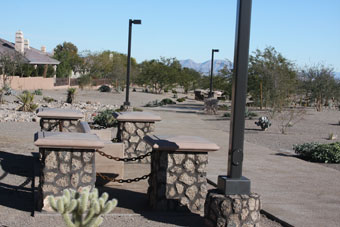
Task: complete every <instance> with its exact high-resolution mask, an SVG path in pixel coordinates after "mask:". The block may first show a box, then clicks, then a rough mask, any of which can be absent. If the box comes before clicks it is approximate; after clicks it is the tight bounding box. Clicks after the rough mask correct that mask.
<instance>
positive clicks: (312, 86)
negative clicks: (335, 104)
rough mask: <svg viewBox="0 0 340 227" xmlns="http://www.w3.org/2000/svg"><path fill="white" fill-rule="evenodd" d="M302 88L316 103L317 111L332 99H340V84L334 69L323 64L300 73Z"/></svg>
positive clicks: (306, 68) (307, 68)
mask: <svg viewBox="0 0 340 227" xmlns="http://www.w3.org/2000/svg"><path fill="white" fill-rule="evenodd" d="M300 81H301V82H300V84H301V88H302V89H303V90H304V91H305V94H306V96H307V98H308V99H309V100H310V102H313V101H314V100H315V101H316V110H317V111H322V107H323V106H324V105H326V104H327V103H328V101H329V100H331V99H338V100H339V99H340V96H339V95H340V93H339V88H340V83H339V81H337V80H336V79H335V75H334V71H333V68H331V67H327V66H324V65H322V64H318V65H314V66H310V67H305V68H304V69H302V70H301V73H300Z"/></svg>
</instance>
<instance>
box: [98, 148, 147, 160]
mask: <svg viewBox="0 0 340 227" xmlns="http://www.w3.org/2000/svg"><path fill="white" fill-rule="evenodd" d="M97 152H98V154H100V155H101V156H104V157H106V158H108V159H112V160H115V161H120V162H130V161H137V160H142V159H144V158H146V157H148V156H151V153H152V151H150V152H148V153H146V154H143V155H140V156H138V157H132V158H119V157H114V156H112V155H109V154H106V153H105V152H103V151H100V150H97Z"/></svg>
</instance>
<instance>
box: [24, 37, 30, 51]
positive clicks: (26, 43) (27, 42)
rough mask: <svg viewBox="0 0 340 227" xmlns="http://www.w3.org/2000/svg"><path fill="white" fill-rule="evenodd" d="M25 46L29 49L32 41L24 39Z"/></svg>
mask: <svg viewBox="0 0 340 227" xmlns="http://www.w3.org/2000/svg"><path fill="white" fill-rule="evenodd" d="M24 48H25V49H28V50H29V49H30V41H29V40H28V39H25V40H24Z"/></svg>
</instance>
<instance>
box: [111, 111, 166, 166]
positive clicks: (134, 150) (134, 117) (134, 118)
mask: <svg viewBox="0 0 340 227" xmlns="http://www.w3.org/2000/svg"><path fill="white" fill-rule="evenodd" d="M115 117H116V119H117V121H118V131H117V139H118V141H120V142H122V143H123V144H124V156H125V157H127V158H133V157H137V156H140V155H145V154H146V153H148V152H151V151H152V148H151V147H150V146H149V145H148V144H146V143H145V142H144V141H143V138H144V136H146V135H149V134H150V133H152V132H154V131H155V122H156V121H160V120H161V117H160V116H157V115H155V114H152V113H149V112H120V113H115ZM138 162H140V163H150V157H146V158H145V159H142V160H138Z"/></svg>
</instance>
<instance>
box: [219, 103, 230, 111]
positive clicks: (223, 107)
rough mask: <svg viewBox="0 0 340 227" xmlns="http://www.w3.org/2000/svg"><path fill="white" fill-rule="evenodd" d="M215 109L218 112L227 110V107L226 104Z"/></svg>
mask: <svg viewBox="0 0 340 227" xmlns="http://www.w3.org/2000/svg"><path fill="white" fill-rule="evenodd" d="M217 108H218V110H229V106H228V105H226V104H223V105H219V106H218V107H217Z"/></svg>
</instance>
